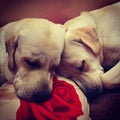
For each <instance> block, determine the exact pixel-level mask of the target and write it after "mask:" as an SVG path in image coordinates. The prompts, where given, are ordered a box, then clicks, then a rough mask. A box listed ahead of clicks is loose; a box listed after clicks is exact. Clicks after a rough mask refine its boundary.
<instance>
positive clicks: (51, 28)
mask: <svg viewBox="0 0 120 120" xmlns="http://www.w3.org/2000/svg"><path fill="white" fill-rule="evenodd" d="M21 22H23V21H21ZM18 24H19V23H18ZM16 27H17V26H16ZM16 27H15V28H16ZM64 32H65V31H64V29H63V27H61V26H60V25H57V24H54V23H52V22H50V21H47V20H44V19H26V20H24V23H23V24H22V25H21V26H20V27H19V29H17V30H16V31H15V32H13V33H12V34H11V36H10V35H9V36H10V37H9V39H8V40H6V48H7V52H8V68H9V70H10V71H11V72H12V74H13V75H14V81H13V83H14V86H15V91H16V94H17V96H18V97H19V98H22V99H25V100H28V101H35V102H42V101H45V100H47V99H48V98H50V95H51V91H52V82H53V73H54V69H55V68H56V67H57V66H58V65H59V63H60V59H61V54H62V51H63V47H64V34H65V33H64Z"/></svg>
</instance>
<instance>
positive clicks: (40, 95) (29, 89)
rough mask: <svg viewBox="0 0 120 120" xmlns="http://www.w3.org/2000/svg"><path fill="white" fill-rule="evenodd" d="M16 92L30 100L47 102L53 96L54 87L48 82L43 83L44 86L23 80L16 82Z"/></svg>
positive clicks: (24, 98)
mask: <svg viewBox="0 0 120 120" xmlns="http://www.w3.org/2000/svg"><path fill="white" fill-rule="evenodd" d="M14 88H15V92H16V95H17V97H18V98H20V99H23V100H26V101H29V102H36V103H41V102H45V101H47V100H48V99H50V97H51V93H52V87H50V86H49V85H48V84H44V85H42V88H41V87H39V86H38V85H36V84H35V85H30V84H29V83H24V82H22V81H21V80H20V81H17V82H14Z"/></svg>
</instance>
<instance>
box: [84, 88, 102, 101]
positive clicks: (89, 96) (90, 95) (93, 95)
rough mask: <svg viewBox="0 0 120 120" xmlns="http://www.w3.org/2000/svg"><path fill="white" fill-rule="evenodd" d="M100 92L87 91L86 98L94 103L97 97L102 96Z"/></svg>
mask: <svg viewBox="0 0 120 120" xmlns="http://www.w3.org/2000/svg"><path fill="white" fill-rule="evenodd" d="M100 93H101V92H100V90H99V89H97V88H96V89H92V90H89V91H87V93H86V96H87V98H88V101H89V102H90V101H92V100H93V99H94V98H95V97H97V96H98V95H99V94H100Z"/></svg>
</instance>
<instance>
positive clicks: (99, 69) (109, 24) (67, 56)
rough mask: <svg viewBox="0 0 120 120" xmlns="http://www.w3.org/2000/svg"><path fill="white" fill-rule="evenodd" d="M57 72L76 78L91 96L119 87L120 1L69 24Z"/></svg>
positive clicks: (66, 25)
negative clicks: (104, 89) (103, 90)
mask: <svg viewBox="0 0 120 120" xmlns="http://www.w3.org/2000/svg"><path fill="white" fill-rule="evenodd" d="M64 26H65V27H66V28H67V32H66V36H65V37H66V40H65V49H64V52H63V56H62V61H61V65H60V66H59V68H58V70H57V72H58V73H59V74H61V75H63V76H65V77H68V78H71V79H73V80H74V81H75V82H76V83H77V84H78V85H79V87H80V88H81V89H82V90H83V91H84V93H85V94H87V95H88V97H91V96H92V95H95V94H96V93H99V92H101V91H102V89H103V87H105V88H106V89H111V88H114V87H117V86H118V85H120V2H118V3H115V4H112V5H110V6H106V7H103V8H101V9H97V10H93V11H90V12H83V13H82V14H81V15H80V16H78V17H76V18H73V19H71V20H69V21H67V22H66V23H65V24H64Z"/></svg>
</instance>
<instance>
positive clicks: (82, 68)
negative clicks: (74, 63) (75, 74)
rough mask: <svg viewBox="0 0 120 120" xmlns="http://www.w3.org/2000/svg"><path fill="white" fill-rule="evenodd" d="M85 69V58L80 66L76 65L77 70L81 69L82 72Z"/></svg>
mask: <svg viewBox="0 0 120 120" xmlns="http://www.w3.org/2000/svg"><path fill="white" fill-rule="evenodd" d="M85 69H86V61H85V60H83V61H82V62H81V65H80V66H79V67H76V70H77V71H79V72H82V71H85Z"/></svg>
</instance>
